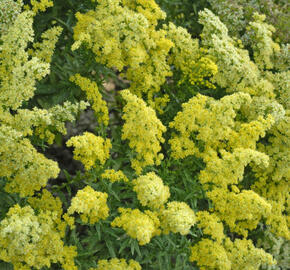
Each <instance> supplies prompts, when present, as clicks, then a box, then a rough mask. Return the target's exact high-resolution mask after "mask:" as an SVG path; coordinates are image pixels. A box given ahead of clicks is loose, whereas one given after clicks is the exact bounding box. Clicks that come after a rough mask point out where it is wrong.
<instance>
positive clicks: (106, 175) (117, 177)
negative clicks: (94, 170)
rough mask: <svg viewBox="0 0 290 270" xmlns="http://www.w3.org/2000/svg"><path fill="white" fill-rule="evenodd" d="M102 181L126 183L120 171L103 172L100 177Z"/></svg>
mask: <svg viewBox="0 0 290 270" xmlns="http://www.w3.org/2000/svg"><path fill="white" fill-rule="evenodd" d="M101 177H102V179H109V180H110V181H111V182H112V183H114V182H117V181H124V182H128V181H129V180H128V178H127V176H126V175H125V174H124V173H123V172H122V171H120V170H119V171H115V170H113V169H112V170H105V171H104V172H103V173H102V175H101Z"/></svg>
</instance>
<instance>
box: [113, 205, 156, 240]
mask: <svg viewBox="0 0 290 270" xmlns="http://www.w3.org/2000/svg"><path fill="white" fill-rule="evenodd" d="M119 212H120V213H121V215H120V216H119V217H116V218H115V219H114V220H113V222H112V223H111V225H112V226H113V227H122V228H123V229H124V230H125V231H126V233H127V234H128V235H129V236H131V237H132V238H135V239H137V240H138V242H139V245H146V244H148V243H149V242H150V240H151V238H152V237H154V236H155V235H160V233H161V231H160V229H159V226H160V222H159V219H158V217H157V213H155V212H152V211H149V210H146V211H145V212H144V213H143V212H141V211H140V210H138V209H130V208H119Z"/></svg>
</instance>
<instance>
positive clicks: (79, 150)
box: [66, 132, 112, 170]
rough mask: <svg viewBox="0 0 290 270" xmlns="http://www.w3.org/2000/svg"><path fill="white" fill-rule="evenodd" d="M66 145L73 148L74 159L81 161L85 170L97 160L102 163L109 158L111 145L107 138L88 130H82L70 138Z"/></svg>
mask: <svg viewBox="0 0 290 270" xmlns="http://www.w3.org/2000/svg"><path fill="white" fill-rule="evenodd" d="M66 145H67V146H73V147H74V148H75V149H74V159H76V160H79V161H81V162H82V163H83V165H84V166H85V169H86V170H89V169H90V168H91V167H93V166H94V165H95V164H96V162H97V161H98V162H99V163H100V164H101V165H104V163H105V162H106V160H107V159H108V158H109V151H110V148H111V146H112V145H111V142H110V140H109V139H105V140H104V139H103V138H102V137H100V136H95V135H94V134H93V133H90V132H84V134H83V135H81V136H75V137H72V138H70V139H69V140H68V141H67V142H66Z"/></svg>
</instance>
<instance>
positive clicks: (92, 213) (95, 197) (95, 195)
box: [67, 186, 109, 224]
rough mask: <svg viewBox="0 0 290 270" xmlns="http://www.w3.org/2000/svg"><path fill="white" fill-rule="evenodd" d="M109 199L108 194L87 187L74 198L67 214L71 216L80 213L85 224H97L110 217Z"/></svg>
mask: <svg viewBox="0 0 290 270" xmlns="http://www.w3.org/2000/svg"><path fill="white" fill-rule="evenodd" d="M107 198H108V194H107V193H103V192H99V191H95V190H94V189H92V188H91V187H90V186H86V187H85V188H84V189H82V190H79V191H78V192H77V194H76V196H75V197H73V198H72V201H71V205H70V207H69V208H68V210H67V213H68V214H69V215H72V214H73V213H78V214H80V217H81V220H82V221H83V222H84V223H90V224H95V223H96V222H98V221H99V220H100V219H106V218H107V217H108V216H109V208H108V206H107Z"/></svg>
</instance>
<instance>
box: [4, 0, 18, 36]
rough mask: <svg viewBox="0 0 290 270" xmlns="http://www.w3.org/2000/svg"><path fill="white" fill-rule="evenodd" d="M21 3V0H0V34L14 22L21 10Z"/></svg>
mask: <svg viewBox="0 0 290 270" xmlns="http://www.w3.org/2000/svg"><path fill="white" fill-rule="evenodd" d="M22 5H23V3H22V0H18V1H14V0H1V8H0V36H1V35H2V34H4V33H6V32H7V30H8V28H9V26H10V25H11V24H13V23H14V21H15V19H16V17H17V16H18V15H19V14H20V12H21V8H22Z"/></svg>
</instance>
